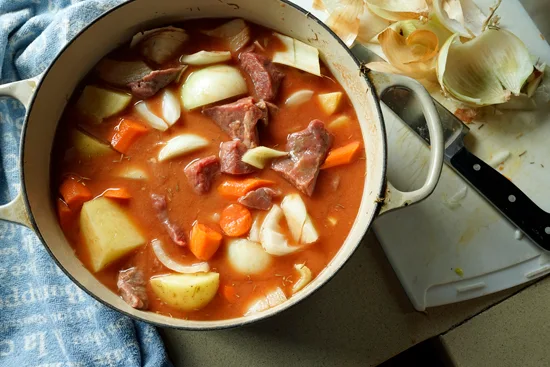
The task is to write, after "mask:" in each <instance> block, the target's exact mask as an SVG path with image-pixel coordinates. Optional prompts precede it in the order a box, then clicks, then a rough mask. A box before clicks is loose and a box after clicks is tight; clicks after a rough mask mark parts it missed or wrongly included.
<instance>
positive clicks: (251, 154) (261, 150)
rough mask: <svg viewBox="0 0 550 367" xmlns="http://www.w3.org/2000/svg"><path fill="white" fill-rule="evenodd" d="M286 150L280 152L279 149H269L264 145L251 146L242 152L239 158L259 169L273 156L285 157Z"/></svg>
mask: <svg viewBox="0 0 550 367" xmlns="http://www.w3.org/2000/svg"><path fill="white" fill-rule="evenodd" d="M287 155H288V152H282V151H280V150H275V149H271V148H268V147H264V146H259V147H256V148H252V149H249V150H247V151H246V153H244V155H243V157H242V158H241V160H242V161H243V162H244V163H248V164H250V165H251V166H254V167H256V168H259V169H263V168H264V167H265V165H266V164H267V162H268V161H270V160H271V159H274V158H280V157H285V156H287Z"/></svg>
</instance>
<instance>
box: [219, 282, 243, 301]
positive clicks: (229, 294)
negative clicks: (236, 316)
mask: <svg viewBox="0 0 550 367" xmlns="http://www.w3.org/2000/svg"><path fill="white" fill-rule="evenodd" d="M222 295H223V296H224V298H225V299H226V300H227V301H228V302H229V303H236V302H237V301H238V300H239V295H238V294H237V290H236V289H235V287H233V286H231V285H224V286H223V288H222Z"/></svg>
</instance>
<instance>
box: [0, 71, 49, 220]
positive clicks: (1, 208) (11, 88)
mask: <svg viewBox="0 0 550 367" xmlns="http://www.w3.org/2000/svg"><path fill="white" fill-rule="evenodd" d="M40 77H41V75H39V76H37V77H35V78H31V79H25V80H20V81H17V82H13V83H7V84H2V85H0V96H5V97H13V98H15V99H17V100H19V102H21V103H22V104H23V106H24V107H25V109H26V110H27V111H28V109H29V105H30V103H31V99H32V96H33V94H34V91H35V90H36V86H37V85H38V82H39V80H40ZM0 220H5V221H8V222H13V223H18V224H22V225H24V226H26V227H29V228H32V224H31V221H30V219H29V215H28V213H27V209H26V206H25V201H24V199H23V193H22V192H19V193H18V194H17V196H16V197H15V199H13V200H12V201H10V202H9V203H7V204H5V205H0Z"/></svg>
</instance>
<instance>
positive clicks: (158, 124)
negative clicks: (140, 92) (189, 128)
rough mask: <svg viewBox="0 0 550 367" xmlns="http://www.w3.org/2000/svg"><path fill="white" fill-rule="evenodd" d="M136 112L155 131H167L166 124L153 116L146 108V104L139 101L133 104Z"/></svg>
mask: <svg viewBox="0 0 550 367" xmlns="http://www.w3.org/2000/svg"><path fill="white" fill-rule="evenodd" d="M134 108H135V110H136V112H137V113H138V114H139V115H140V116H141V117H142V118H143V119H144V121H145V122H146V123H147V125H149V126H151V127H152V128H153V129H157V130H160V131H166V130H167V129H168V124H166V122H165V121H164V120H163V119H161V118H160V117H158V116H157V115H155V114H154V113H153V112H151V110H150V109H149V107H147V103H145V102H143V101H141V102H138V103H136V104H135V106H134Z"/></svg>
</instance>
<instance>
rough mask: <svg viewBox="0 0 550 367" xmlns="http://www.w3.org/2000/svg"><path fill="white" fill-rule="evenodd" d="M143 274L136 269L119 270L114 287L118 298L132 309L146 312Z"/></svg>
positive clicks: (146, 304) (146, 300) (146, 301)
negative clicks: (116, 288)
mask: <svg viewBox="0 0 550 367" xmlns="http://www.w3.org/2000/svg"><path fill="white" fill-rule="evenodd" d="M145 285H146V282H145V279H144V278H143V273H142V272H141V271H140V270H138V269H137V268H129V269H126V270H121V271H120V272H119V273H118V277H117V281H116V286H117V287H118V292H119V293H120V296H121V297H122V299H123V300H124V302H126V303H127V304H129V305H130V306H131V307H133V308H137V309H139V310H146V309H147V307H148V304H149V302H148V299H147V292H146V290H145Z"/></svg>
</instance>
